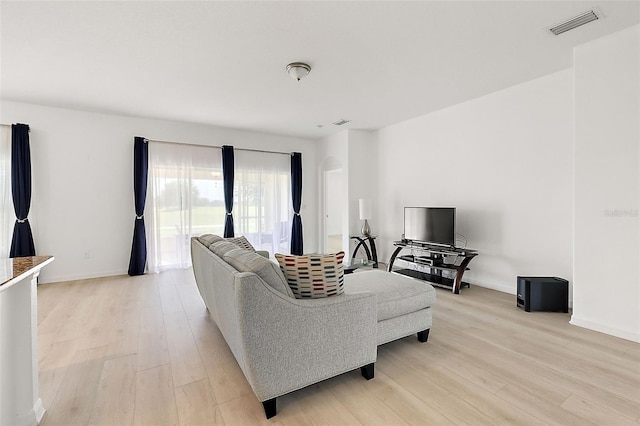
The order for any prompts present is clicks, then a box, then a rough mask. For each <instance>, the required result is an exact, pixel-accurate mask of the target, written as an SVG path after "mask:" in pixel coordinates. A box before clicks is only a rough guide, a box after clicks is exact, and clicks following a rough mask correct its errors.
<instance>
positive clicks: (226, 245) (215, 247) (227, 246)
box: [209, 240, 244, 257]
mask: <svg viewBox="0 0 640 426" xmlns="http://www.w3.org/2000/svg"><path fill="white" fill-rule="evenodd" d="M237 249H238V246H237V245H235V244H234V243H232V242H231V241H225V240H223V241H218V242H215V243H213V244H211V245H210V246H209V250H211V251H212V252H213V253H214V254H215V255H217V256H218V257H223V256H224V255H225V254H226V253H228V252H230V251H231V250H237ZM243 250H244V249H243Z"/></svg>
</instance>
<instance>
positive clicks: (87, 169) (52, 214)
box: [0, 101, 319, 282]
mask: <svg viewBox="0 0 640 426" xmlns="http://www.w3.org/2000/svg"><path fill="white" fill-rule="evenodd" d="M0 106H1V109H0V121H1V122H2V123H26V124H29V125H30V126H31V138H30V139H31V158H32V182H33V197H32V204H31V213H30V215H29V220H30V222H31V224H32V228H33V232H34V240H35V246H36V252H37V253H38V254H51V255H54V256H55V257H56V261H55V262H54V263H53V264H52V265H51V266H50V267H49V268H47V269H46V270H43V272H42V274H41V276H40V278H41V282H56V281H66V280H73V279H81V278H91V277H100V276H108V275H120V274H126V272H127V269H128V266H129V256H130V253H131V241H132V236H133V222H134V218H135V214H134V206H133V137H134V136H144V137H147V138H149V139H156V140H166V141H175V142H184V143H193V144H203V145H217V146H220V145H223V144H226V145H233V146H235V147H236V148H253V149H264V150H271V151H281V152H291V151H298V152H302V161H303V181H302V182H303V193H302V209H301V215H302V223H303V227H304V230H303V234H304V247H305V251H315V250H317V244H318V240H317V235H318V233H317V229H318V211H319V209H318V205H319V204H318V202H317V199H318V196H317V177H316V170H317V164H316V145H315V143H314V142H313V141H311V140H307V139H299V138H292V137H288V136H280V135H272V134H266V133H257V132H248V131H241V130H235V129H226V128H219V127H213V126H205V125H198V124H191V123H181V122H171V121H162V120H151V119H144V118H133V117H124V116H118V115H108V114H98V113H91V112H83V111H76V110H70V109H62V108H51V107H45V106H39V105H32V104H24V103H17V102H10V101H2V103H1V104H0ZM86 253H88V256H89V258H88V259H86V258H85V257H86V256H85V254H86Z"/></svg>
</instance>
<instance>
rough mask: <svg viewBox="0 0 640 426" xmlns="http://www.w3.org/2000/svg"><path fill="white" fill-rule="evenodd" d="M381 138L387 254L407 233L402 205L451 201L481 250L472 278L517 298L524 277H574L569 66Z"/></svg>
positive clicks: (382, 241)
mask: <svg viewBox="0 0 640 426" xmlns="http://www.w3.org/2000/svg"><path fill="white" fill-rule="evenodd" d="M378 138H379V152H378V161H379V167H378V170H379V178H378V181H377V185H376V187H377V189H378V191H379V198H378V209H377V211H378V217H379V227H378V229H379V235H380V238H379V241H378V252H379V254H380V258H381V260H383V261H386V260H388V258H389V256H390V255H391V253H392V250H393V241H394V240H399V239H400V238H401V235H402V233H403V208H404V207H405V206H450V207H456V208H457V211H456V214H457V218H456V219H457V220H456V226H457V232H459V233H461V234H463V235H464V236H465V237H466V239H467V240H468V244H467V247H469V248H473V249H477V250H478V251H479V253H480V254H479V256H478V257H477V258H475V259H474V260H473V261H472V262H471V264H470V268H471V270H470V271H468V272H467V273H466V274H465V281H469V282H471V283H472V284H477V285H481V286H484V287H489V288H493V289H497V290H501V291H504V292H508V293H512V294H515V292H516V277H517V276H518V275H536V276H558V277H562V278H565V279H568V280H569V281H570V282H571V281H572V278H573V277H572V272H573V271H572V238H573V235H572V216H573V211H572V210H573V74H572V72H571V70H565V71H561V72H558V73H554V74H551V75H548V76H545V77H542V78H539V79H536V80H532V81H530V82H527V83H524V84H520V85H517V86H514V87H511V88H507V89H505V90H502V91H499V92H496V93H493V94H491V95H487V96H484V97H481V98H477V99H474V100H471V101H469V102H465V103H462V104H458V105H455V106H452V107H450V108H447V109H444V110H440V111H437V112H435V113H431V114H428V115H424V116H421V117H418V118H415V119H412V120H409V121H406V122H403V123H399V124H396V125H393V126H390V127H387V128H384V129H381V130H380V131H379V132H378ZM463 291H464V290H463ZM514 305H515V298H514Z"/></svg>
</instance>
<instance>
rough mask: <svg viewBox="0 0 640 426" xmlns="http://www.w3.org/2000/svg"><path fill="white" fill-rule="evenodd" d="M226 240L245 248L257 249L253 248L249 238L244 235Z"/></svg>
mask: <svg viewBox="0 0 640 426" xmlns="http://www.w3.org/2000/svg"><path fill="white" fill-rule="evenodd" d="M225 240H227V241H231V242H232V243H233V244H235V245H237V246H238V247H240V248H243V249H245V250H251V251H256V249H254V248H253V246H252V245H251V243H250V242H249V240H247V238H246V237H245V236H244V235H243V236H241V237H235V238H225Z"/></svg>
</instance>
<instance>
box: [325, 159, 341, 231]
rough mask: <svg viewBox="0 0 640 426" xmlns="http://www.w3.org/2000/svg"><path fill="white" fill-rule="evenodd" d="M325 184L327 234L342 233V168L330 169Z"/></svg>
mask: <svg viewBox="0 0 640 426" xmlns="http://www.w3.org/2000/svg"><path fill="white" fill-rule="evenodd" d="M325 176H326V178H325V181H324V183H325V185H326V188H327V192H326V194H325V198H324V199H325V203H326V206H325V209H324V213H325V224H326V229H327V235H339V234H341V233H342V192H343V191H342V190H343V188H342V169H335V170H328V171H327V172H326V175H325Z"/></svg>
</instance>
